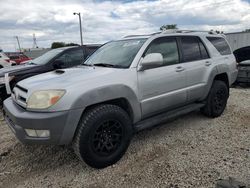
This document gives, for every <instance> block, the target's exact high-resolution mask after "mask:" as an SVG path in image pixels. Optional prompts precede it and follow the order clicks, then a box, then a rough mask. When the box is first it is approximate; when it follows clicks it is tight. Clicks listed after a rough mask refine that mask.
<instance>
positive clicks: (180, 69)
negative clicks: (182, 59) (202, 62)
mask: <svg viewBox="0 0 250 188" xmlns="http://www.w3.org/2000/svg"><path fill="white" fill-rule="evenodd" d="M184 70H185V68H184V67H182V66H178V67H176V68H175V71H176V72H182V71H184Z"/></svg>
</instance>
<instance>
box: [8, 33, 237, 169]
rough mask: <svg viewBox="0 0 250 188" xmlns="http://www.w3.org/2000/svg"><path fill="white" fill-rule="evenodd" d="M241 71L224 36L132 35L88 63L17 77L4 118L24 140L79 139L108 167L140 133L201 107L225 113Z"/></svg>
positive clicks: (88, 157) (86, 156) (82, 148)
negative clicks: (18, 78)
mask: <svg viewBox="0 0 250 188" xmlns="http://www.w3.org/2000/svg"><path fill="white" fill-rule="evenodd" d="M237 72H238V70H237V66H236V60H235V57H234V55H233V54H232V52H231V49H230V47H229V45H228V43H227V41H226V40H225V38H224V37H223V36H222V35H218V34H211V33H209V34H208V33H205V32H192V31H173V32H170V31H163V32H162V33H155V34H152V35H147V36H146V35H142V36H128V37H125V38H123V39H121V40H117V41H112V42H109V43H107V44H105V45H103V46H102V47H101V48H99V49H98V50H97V51H96V52H95V53H94V54H93V55H92V56H91V57H90V58H88V59H87V60H86V61H85V62H84V64H82V65H81V66H78V67H74V68H70V69H61V70H56V71H53V72H50V73H45V74H42V75H39V76H35V77H32V78H28V79H25V80H22V81H21V82H18V83H17V84H16V86H15V87H14V89H13V94H12V97H10V98H8V99H6V100H5V101H4V116H5V119H6V122H7V124H8V125H9V126H10V128H11V130H12V131H13V132H14V134H15V135H16V137H17V138H18V139H19V140H20V141H21V142H23V143H25V144H30V143H36V144H58V145H64V144H66V145H71V144H72V146H73V148H74V150H75V153H76V154H77V156H78V157H79V158H80V159H81V160H83V161H85V162H86V163H87V164H88V165H90V166H92V167H94V168H104V167H106V166H109V165H112V164H114V163H116V162H117V161H118V160H119V159H120V158H121V157H122V156H123V155H124V153H125V152H126V150H127V147H128V146H129V143H130V140H131V138H132V136H133V134H134V132H136V131H140V130H143V129H147V128H151V127H153V126H155V125H157V124H159V123H162V122H164V121H166V120H169V119H172V118H175V117H177V116H180V115H183V114H186V113H189V112H191V111H194V110H199V109H200V110H201V112H202V113H203V114H204V115H206V116H208V117H213V118H215V117H218V116H220V115H221V114H222V113H223V111H224V109H225V107H226V105H227V100H228V97H229V89H230V85H231V84H232V83H233V82H234V81H235V80H236V77H237Z"/></svg>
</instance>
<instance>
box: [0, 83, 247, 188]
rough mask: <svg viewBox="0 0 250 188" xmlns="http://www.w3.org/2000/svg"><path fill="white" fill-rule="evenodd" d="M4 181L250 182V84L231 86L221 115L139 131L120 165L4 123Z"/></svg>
mask: <svg viewBox="0 0 250 188" xmlns="http://www.w3.org/2000/svg"><path fill="white" fill-rule="evenodd" d="M0 134H1V135H0V187H4V188H8V187H74V188H75V187H175V188H177V187H179V188H182V187H198V188H202V187H204V188H207V187H215V184H216V182H217V181H218V180H219V179H227V178H228V177H234V178H235V179H237V180H238V181H241V182H244V183H246V184H250V89H240V88H238V89H232V90H231V96H230V99H229V102H228V106H227V109H226V111H225V112H224V114H223V115H222V116H221V117H220V118H216V119H210V118H206V117H204V116H203V115H201V114H200V113H199V112H194V113H191V114H188V115H186V116H183V117H180V118H178V119H177V120H175V121H173V122H170V123H167V124H166V125H163V126H159V127H157V128H154V129H152V130H147V131H143V132H141V133H138V134H137V135H135V137H134V139H133V140H132V142H131V145H130V147H129V149H128V151H127V152H126V154H125V156H124V157H123V158H122V159H121V160H120V161H119V162H118V163H117V164H115V165H113V166H111V167H108V168H105V169H102V170H96V169H92V168H90V167H88V166H87V165H86V164H84V163H82V162H80V161H78V159H77V158H76V156H75V155H74V153H73V151H72V150H71V149H68V148H66V147H58V146H24V145H22V144H20V143H19V142H18V141H17V140H16V138H15V137H14V135H13V133H12V132H11V131H10V129H9V128H8V127H7V125H6V124H5V123H4V121H1V124H0Z"/></svg>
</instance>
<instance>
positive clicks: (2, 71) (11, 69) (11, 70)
mask: <svg viewBox="0 0 250 188" xmlns="http://www.w3.org/2000/svg"><path fill="white" fill-rule="evenodd" d="M34 66H38V65H26V64H24V65H15V66H10V67H5V68H2V69H0V77H2V76H4V75H5V74H6V73H9V74H10V73H15V72H17V71H22V70H28V69H31V68H33V67H34Z"/></svg>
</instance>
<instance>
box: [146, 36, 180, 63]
mask: <svg viewBox="0 0 250 188" xmlns="http://www.w3.org/2000/svg"><path fill="white" fill-rule="evenodd" d="M151 53H160V54H162V56H163V63H164V65H172V64H177V63H179V53H178V47H177V43H176V40H175V38H158V39H156V40H154V41H153V42H152V43H151V44H150V46H149V48H148V49H147V51H146V53H145V55H147V54H151Z"/></svg>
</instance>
